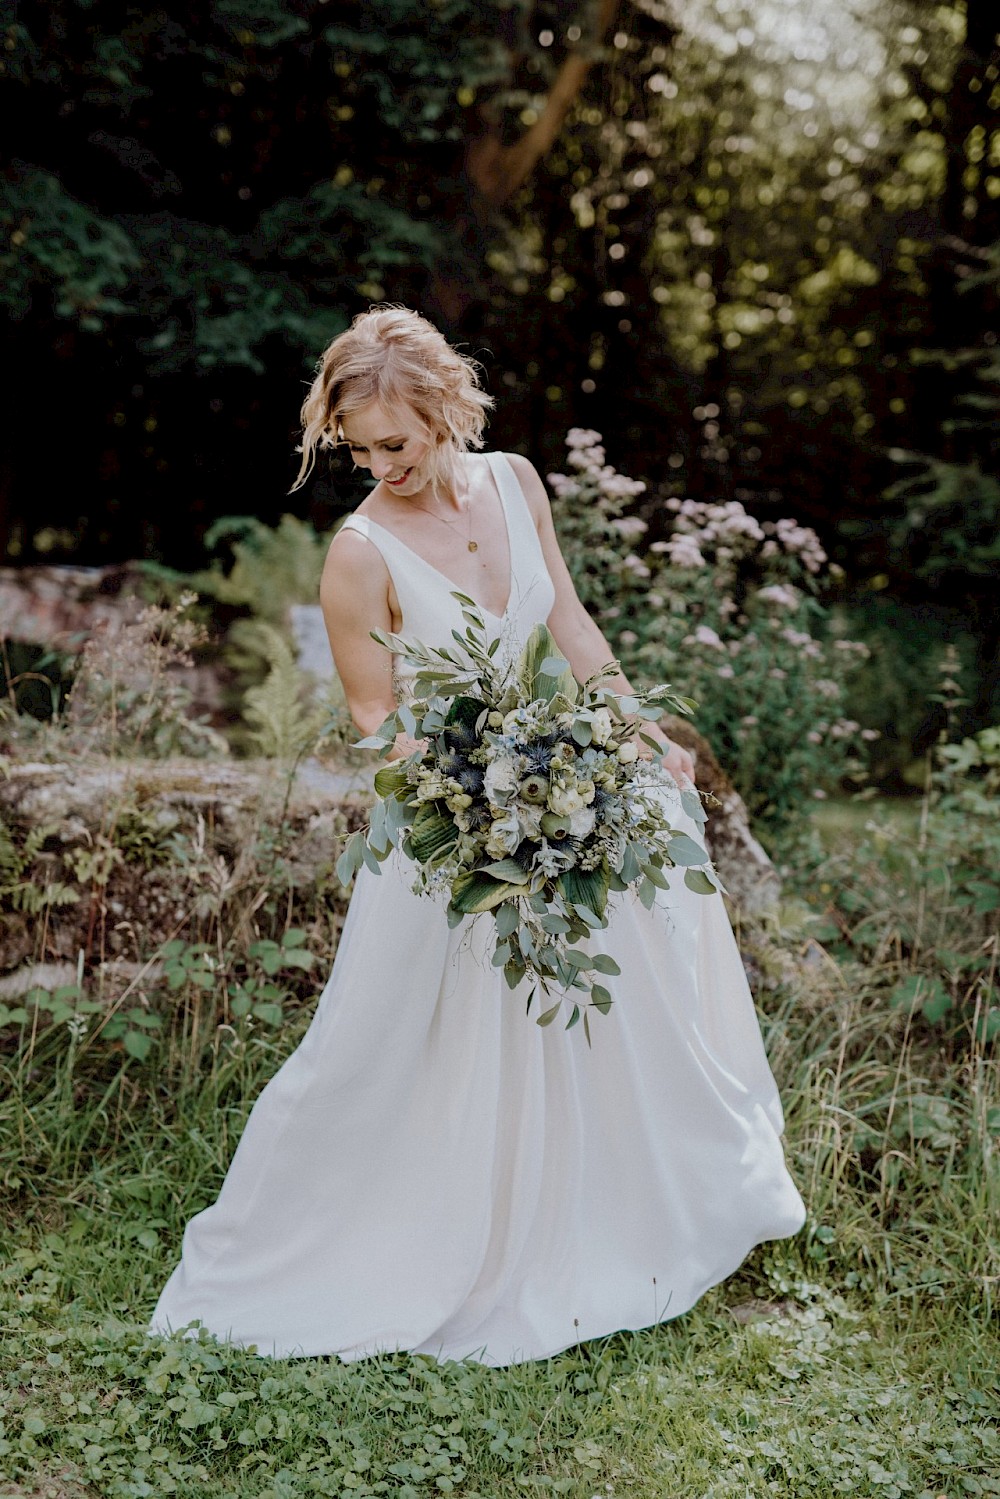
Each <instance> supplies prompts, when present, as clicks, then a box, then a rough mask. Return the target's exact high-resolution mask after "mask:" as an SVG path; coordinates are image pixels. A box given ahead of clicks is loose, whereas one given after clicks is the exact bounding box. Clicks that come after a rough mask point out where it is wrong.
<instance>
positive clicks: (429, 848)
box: [410, 802, 458, 864]
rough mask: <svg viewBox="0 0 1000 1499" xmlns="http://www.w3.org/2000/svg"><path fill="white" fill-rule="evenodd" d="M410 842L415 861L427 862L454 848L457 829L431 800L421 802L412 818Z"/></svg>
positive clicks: (456, 839) (419, 862) (456, 840)
mask: <svg viewBox="0 0 1000 1499" xmlns="http://www.w3.org/2000/svg"><path fill="white" fill-rule="evenodd" d="M410 842H411V843H412V845H413V857H414V858H415V859H416V861H417V863H418V864H427V863H428V862H429V861H430V860H431V859H433V858H434V857H435V856H436V855H438V854H443V853H445V852H447V851H448V850H450V849H452V848H454V846H455V844H456V843H457V842H458V829H457V828H456V827H455V824H454V823H453V822H452V820H451V818H450V817H447V816H445V814H444V813H443V812H439V811H438V809H437V807H435V805H434V803H433V802H423V803H422V804H421V806H420V808H419V809H418V811H417V815H416V816H415V817H414V819H413V826H412V827H411V829H410Z"/></svg>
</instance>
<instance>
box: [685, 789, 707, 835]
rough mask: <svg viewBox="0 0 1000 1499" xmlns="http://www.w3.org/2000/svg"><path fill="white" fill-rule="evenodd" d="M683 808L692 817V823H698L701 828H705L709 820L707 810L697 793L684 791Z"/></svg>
mask: <svg viewBox="0 0 1000 1499" xmlns="http://www.w3.org/2000/svg"><path fill="white" fill-rule="evenodd" d="M681 806H682V807H683V808H684V811H685V812H686V813H687V815H688V816H689V817H690V819H691V821H692V822H696V823H698V824H699V826H701V827H704V825H705V823H706V821H707V818H706V815H705V808H704V807H703V806H702V802H701V797H700V796H699V795H698V793H697V791H691V790H685V791H682V792H681Z"/></svg>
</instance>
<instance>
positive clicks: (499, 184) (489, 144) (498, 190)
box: [467, 0, 618, 205]
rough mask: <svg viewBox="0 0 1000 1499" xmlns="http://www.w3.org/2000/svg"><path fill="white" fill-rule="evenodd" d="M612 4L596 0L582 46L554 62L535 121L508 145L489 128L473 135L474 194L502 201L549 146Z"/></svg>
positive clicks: (608, 21) (584, 72) (591, 59)
mask: <svg viewBox="0 0 1000 1499" xmlns="http://www.w3.org/2000/svg"><path fill="white" fill-rule="evenodd" d="M617 10H618V0H599V4H598V10H597V16H596V20H595V25H594V29H593V33H592V36H591V37H590V39H589V45H588V46H587V50H586V51H583V50H582V49H578V50H576V51H574V52H571V53H570V55H569V56H568V57H567V58H566V60H565V62H564V63H563V64H562V66H561V67H560V69H559V71H558V73H557V74H556V76H555V79H554V80H553V83H552V87H551V88H550V89H549V92H548V95H547V97H546V100H545V104H544V105H543V107H542V111H541V113H540V115H539V116H538V119H537V120H536V121H535V123H534V124H533V125H531V126H529V128H528V129H527V130H526V131H525V132H524V134H523V135H522V136H521V138H520V140H517V141H515V142H514V144H513V145H511V146H503V145H501V143H500V140H499V139H498V137H497V135H496V134H495V133H490V134H487V135H484V136H481V137H480V138H479V139H478V140H476V141H473V143H472V144H471V145H470V147H469V151H468V156H467V169H468V173H469V177H470V178H471V180H472V182H473V183H474V184H475V187H476V189H477V191H478V192H479V194H480V196H481V197H483V198H485V199H486V200H487V202H489V203H491V204H493V205H497V204H500V203H505V202H506V201H507V200H508V199H509V198H510V197H512V196H513V194H514V193H515V192H516V191H517V189H518V188H519V187H520V186H521V185H522V183H524V182H526V181H527V179H528V178H529V177H530V176H531V173H532V172H533V171H534V169H535V167H536V166H537V165H538V163H539V161H541V159H542V157H543V156H544V155H545V153H546V152H547V151H548V150H549V149H550V147H551V146H552V144H553V142H554V141H555V139H556V137H557V136H558V134H559V132H560V130H561V129H562V127H563V123H564V121H565V119H566V116H567V114H568V113H569V110H570V106H571V105H572V104H573V102H574V100H575V99H576V97H577V95H578V94H579V92H580V90H581V88H582V87H583V83H584V80H585V79H586V77H587V74H588V73H589V72H590V69H591V67H592V66H593V63H594V56H593V52H594V50H595V49H596V48H597V47H598V45H599V44H600V43H601V42H602V41H603V40H604V38H605V36H606V35H607V33H608V30H609V29H610V27H611V23H612V21H613V20H614V18H615V15H616V13H617Z"/></svg>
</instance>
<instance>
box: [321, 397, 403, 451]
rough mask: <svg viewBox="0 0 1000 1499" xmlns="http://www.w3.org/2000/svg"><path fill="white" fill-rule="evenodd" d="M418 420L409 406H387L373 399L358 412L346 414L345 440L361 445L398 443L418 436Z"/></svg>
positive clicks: (343, 430)
mask: <svg viewBox="0 0 1000 1499" xmlns="http://www.w3.org/2000/svg"><path fill="white" fill-rule="evenodd" d="M417 425H418V424H417V421H416V418H415V417H414V415H413V412H412V411H410V410H409V408H408V407H406V406H402V405H400V406H392V407H391V408H386V407H385V406H383V405H382V404H381V402H379V401H372V402H371V404H370V405H368V406H362V407H360V409H359V410H357V411H351V412H349V413H347V414H346V415H344V416H343V417H342V418H341V421H340V430H341V432H342V433H343V434H344V441H345V442H352V443H359V444H360V445H361V446H362V447H366V448H370V447H377V446H378V444H379V443H382V442H399V440H400V439H401V438H403V439H406V438H409V437H413V436H416V435H417Z"/></svg>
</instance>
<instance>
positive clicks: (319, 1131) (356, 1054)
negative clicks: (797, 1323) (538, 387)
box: [151, 307, 804, 1365]
mask: <svg viewBox="0 0 1000 1499" xmlns="http://www.w3.org/2000/svg"><path fill="white" fill-rule="evenodd" d="M490 404H491V402H490V400H489V398H488V397H487V396H486V395H484V394H483V392H482V391H481V390H480V389H479V386H478V382H477V378H476V373H475V369H474V366H473V365H472V364H471V362H470V361H468V360H467V359H465V358H464V357H463V356H461V355H459V354H458V353H457V352H456V351H455V350H453V349H451V348H450V347H449V346H448V344H447V343H446V342H445V340H444V339H443V338H442V336H441V335H440V333H438V331H437V330H436V329H435V328H433V327H432V326H431V325H430V324H429V323H427V322H426V321H425V320H424V319H423V318H421V317H419V316H418V315H417V314H416V313H414V312H410V311H407V310H406V309H403V308H391V307H388V308H373V309H372V310H371V311H370V312H368V313H364V314H362V315H361V316H359V317H358V318H356V319H355V321H354V324H353V325H352V327H351V328H350V329H349V330H348V331H347V332H346V333H344V334H341V335H340V337H338V338H337V339H335V340H334V342H333V343H332V344H331V345H330V347H329V348H328V349H327V351H326V353H325V354H324V356H323V359H322V361H321V364H320V368H319V373H318V374H317V377H316V380H315V382H314V384H313V386H312V389H311V391H310V393H309V396H308V398H307V400H306V402H305V405H304V407H303V420H304V428H305V431H304V439H303V444H302V454H303V458H302V467H301V469H300V474H299V482H300V483H301V481H302V478H303V476H304V474H305V473H306V472H308V469H309V467H310V465H311V462H312V460H313V457H314V455H315V452H316V449H317V448H318V447H323V446H331V445H333V444H335V443H344V444H346V445H347V447H348V449H349V451H350V453H351V456H352V457H353V459H354V462H355V463H356V464H358V465H359V466H361V467H363V468H366V469H368V470H369V471H370V472H371V474H372V477H373V478H374V479H376V480H377V481H378V482H377V483H376V485H375V487H374V489H373V490H372V491H371V493H370V494H369V496H368V497H367V498H366V499H365V501H364V502H363V503H362V504H361V506H360V507H359V509H358V510H357V511H356V512H355V514H354V515H353V516H351V517H350V518H349V519H348V520H347V521H346V522H345V524H344V526H343V527H342V528H341V530H340V531H339V533H338V534H337V536H336V538H335V539H334V541H333V543H332V544H331V547H330V552H329V556H328V560H327V564H326V568H325V571H324V575H323V580H322V584H321V588H320V597H321V600H322V604H323V610H324V615H325V618H326V621H327V625H328V629H329V634H330V644H331V647H332V650H333V655H334V659H335V661H336V665H337V670H338V672H339V673H340V677H341V680H342V682H343V685H344V690H345V692H346V695H347V700H348V703H349V705H350V709H351V713H352V716H353V718H354V721H355V722H356V724H357V726H358V728H359V729H360V730H361V731H362V732H363V733H365V734H368V733H370V732H372V730H374V729H375V728H377V727H378V726H379V725H380V724H381V723H382V722H383V720H384V719H385V717H386V715H387V714H388V713H389V712H390V711H391V710H392V708H393V706H394V703H395V702H396V700H397V699H398V697H399V696H400V695H403V694H405V693H406V691H407V690H408V689H407V680H406V672H407V670H408V668H406V666H405V664H404V663H401V662H400V661H399V660H398V659H396V660H394V659H393V658H390V656H389V655H388V653H387V652H386V651H384V650H383V648H382V647H380V646H378V645H376V644H375V642H374V641H373V640H372V639H371V635H370V632H371V631H372V630H373V629H380V630H383V631H394V632H397V633H405V634H406V635H408V636H412V637H415V638H417V639H420V640H423V641H424V642H425V643H430V644H433V643H437V642H445V641H447V642H449V643H451V631H452V629H453V628H459V629H460V628H461V626H462V621H461V611H460V607H459V605H458V604H457V603H456V601H455V600H454V598H453V597H452V591H453V590H454V589H456V588H457V589H460V590H462V591H463V592H464V593H466V594H467V595H468V596H469V597H471V598H473V599H474V600H475V601H476V602H477V603H478V604H479V605H480V607H481V609H482V611H483V614H484V616H485V618H486V621H487V624H488V626H489V628H490V630H491V632H492V633H493V634H495V635H496V636H498V637H499V639H500V647H499V649H500V650H501V651H502V652H504V653H510V654H511V655H513V654H516V652H517V651H518V650H519V648H520V646H521V644H522V643H523V642H524V640H525V639H526V638H527V635H528V634H529V632H530V630H531V628H532V626H533V625H535V624H536V623H538V622H539V621H546V622H547V623H548V626H549V629H550V630H551V631H552V634H553V635H554V637H555V639H556V641H557V642H558V644H559V646H560V648H561V649H562V651H563V653H564V654H565V656H566V658H567V659H568V661H569V662H570V664H571V666H572V668H573V670H574V672H575V674H576V676H577V677H578V678H580V679H585V678H586V677H588V676H590V675H591V674H592V673H593V672H595V671H596V670H597V669H598V668H599V667H601V666H603V665H604V664H605V663H606V662H607V661H609V660H610V659H611V657H612V654H613V653H612V652H611V649H610V647H609V646H608V644H607V642H606V641H605V639H604V637H603V636H602V634H601V632H600V631H599V630H598V628H597V626H596V625H595V624H594V623H593V622H592V621H591V620H590V618H589V617H588V616H587V614H586V612H585V610H584V609H583V607H582V605H581V604H580V602H579V600H578V599H577V597H576V593H575V591H574V588H573V584H572V581H571V579H570V576H569V573H568V571H567V569H566V565H565V563H564V561H563V559H562V557H561V555H560V552H559V547H558V543H557V541H556V537H555V533H554V531H553V528H552V520H551V516H550V513H549V507H548V503H547V500H546V496H545V492H544V489H543V487H542V484H541V482H540V480H539V478H538V476H537V474H536V473H535V470H534V469H533V468H532V466H531V464H530V463H528V462H527V461H526V460H525V459H524V458H521V457H519V456H517V455H510V456H509V457H506V456H504V455H502V454H498V453H491V454H486V455H480V454H477V453H473V452H471V451H470V449H473V448H479V447H481V445H482V438H481V434H482V429H483V426H484V423H485V412H486V408H487V407H488V406H489V405H490ZM613 685H614V686H615V687H616V688H618V689H620V690H622V691H627V690H628V683H627V681H626V680H625V678H624V677H621V678H619V679H618V680H617V682H616V683H614V684H613ZM664 743H666V741H665V740H664ZM412 747H413V746H412V743H411V742H409V741H406V740H404V739H400V740H399V741H397V743H396V745H395V746H394V753H395V754H397V755H400V754H405V753H408V752H409V750H410V749H411V748H412ZM665 763H666V765H667V767H668V768H669V769H670V771H671V772H672V773H673V775H674V776H675V777H679V778H681V779H683V778H685V777H689V776H691V774H692V770H693V767H692V764H691V760H690V758H689V756H688V755H687V754H686V753H685V752H684V751H683V750H681V749H679V748H678V747H676V746H670V747H669V752H668V754H667V757H666V762H665ZM671 814H672V815H671V821H672V822H673V824H674V825H675V826H679V827H688V828H690V823H688V822H687V821H686V819H685V816H684V813H683V812H682V811H681V808H680V805H679V800H678V801H677V803H676V804H675V805H674V806H672V808H671ZM410 879H411V874H410V873H408V871H407V868H406V864H405V860H403V859H402V857H401V856H394V858H393V859H390V860H389V861H388V862H387V863H386V864H385V865H383V866H382V871H381V873H380V875H378V876H376V875H373V874H371V873H370V872H369V871H368V870H366V869H362V871H361V872H360V874H359V876H358V881H357V886H356V889H355V892H354V896H353V899H352V901H351V906H350V910H349V912H348V916H347V920H346V923H345V926H344V931H343V934H342V937H341V941H340V946H339V950H338V953H337V959H336V962H335V964H334V968H333V972H332V974H331V977H330V980H329V983H328V984H327V987H326V989H325V990H324V992H323V994H322V996H321V998H320V1001H319V1005H318V1008H317V1011H316V1015H315V1017H314V1019H313V1021H312V1024H311V1025H310V1027H309V1030H308V1032H307V1033H306V1036H305V1037H304V1039H303V1041H302V1043H301V1045H300V1046H299V1047H298V1049H297V1050H296V1051H295V1052H294V1053H293V1055H292V1056H291V1057H290V1058H289V1059H288V1061H286V1062H285V1064H284V1066H283V1067H282V1068H281V1069H280V1070H279V1072H278V1073H277V1075H276V1076H275V1077H274V1078H273V1079H272V1081H271V1082H270V1083H269V1084H268V1085H267V1087H266V1088H265V1089H264V1090H263V1092H262V1093H261V1095H260V1097H259V1099H258V1100H257V1103H256V1104H255V1106H254V1108H253V1111H252V1112H251V1114H250V1117H249V1120H248V1122H247V1125H246V1129H245V1131H244V1134H243V1137H242V1139H241V1141H240V1144H239V1147H238V1149H237V1151H236V1154H235V1156H234V1159H233V1162H232V1165H231V1167H230V1170H229V1173H228V1175H227V1177H226V1180H225V1182H224V1184H223V1187H222V1191H221V1193H220V1195H219V1198H218V1200H217V1201H216V1202H215V1203H214V1204H213V1206H211V1207H210V1208H208V1209H206V1210H205V1211H204V1212H202V1213H199V1214H198V1215H197V1216H196V1217H195V1218H193V1219H192V1220H191V1222H190V1223H189V1224H188V1226H187V1229H186V1231H185V1235H184V1244H183V1252H182V1259H181V1263H180V1265H179V1266H178V1267H177V1269H176V1270H175V1271H174V1273H173V1275H172V1276H171V1278H170V1281H169V1282H168V1284H167V1286H166V1287H165V1289H164V1291H163V1294H162V1295H161V1297H160V1300H159V1303H158V1305H157V1308H156V1311H155V1312H154V1315H153V1319H152V1323H151V1330H153V1331H168V1330H171V1329H173V1330H176V1329H179V1328H181V1327H183V1326H184V1325H186V1324H188V1323H190V1322H192V1321H194V1320H199V1321H200V1322H201V1323H202V1324H203V1325H204V1326H206V1327H207V1328H208V1329H209V1331H211V1332H212V1333H214V1334H216V1335H217V1336H218V1337H220V1338H223V1339H226V1340H228V1341H231V1342H234V1343H237V1344H240V1345H243V1346H248V1345H256V1347H257V1349H258V1351H259V1352H260V1353H262V1354H269V1355H275V1356H289V1355H310V1354H338V1355H339V1356H340V1357H341V1358H343V1359H351V1358H360V1357H364V1356H366V1355H369V1354H372V1353H376V1352H379V1351H383V1350H394V1349H404V1350H409V1351H412V1352H420V1353H427V1354H431V1355H433V1356H435V1357H437V1358H440V1359H448V1358H459V1359H461V1358H467V1357H471V1358H474V1359H477V1360H480V1361H482V1362H486V1363H489V1364H495V1365H506V1364H511V1363H517V1362H520V1361H523V1360H527V1359H539V1358H545V1357H547V1356H549V1355H551V1354H554V1353H557V1352H559V1351H560V1350H561V1349H563V1348H566V1347H567V1346H568V1345H570V1344H572V1343H576V1342H578V1341H580V1340H583V1339H587V1338H593V1337H597V1336H600V1335H602V1334H606V1333H611V1332H614V1331H616V1330H618V1329H622V1328H639V1327H646V1326H649V1325H651V1324H653V1323H656V1322H658V1321H660V1320H661V1319H663V1318H667V1317H673V1316H677V1315H678V1314H679V1313H681V1312H683V1311H686V1310H687V1309H688V1308H689V1307H690V1306H691V1305H692V1304H693V1303H694V1302H695V1301H696V1300H697V1299H698V1297H699V1296H700V1295H701V1294H702V1293H703V1292H704V1291H705V1290H706V1289H707V1288H708V1287H709V1286H711V1285H714V1284H715V1283H716V1282H718V1281H719V1280H721V1279H723V1278H724V1277H725V1276H727V1275H729V1274H730V1273H731V1272H732V1271H733V1270H735V1269H736V1267H737V1266H738V1265H739V1264H740V1262H741V1261H742V1260H743V1258H744V1257H745V1255H746V1254H747V1253H748V1251H749V1250H750V1249H751V1248H752V1247H753V1246H754V1245H755V1244H757V1243H759V1242H761V1241H762V1240H764V1239H770V1238H781V1237H784V1236H787V1235H790V1234H794V1233H795V1232H796V1231H797V1230H798V1229H799V1228H800V1227H801V1225H802V1222H803V1217H804V1213H803V1207H802V1202H801V1199H800V1198H799V1195H798V1193H797V1191H796V1189H795V1187H794V1186H793V1184H792V1182H791V1180H790V1178H789V1176H788V1173H787V1171H786V1169H785V1164H784V1159H783V1156H782V1150H781V1142H780V1134H781V1130H782V1127H783V1121H782V1115H781V1106H780V1103H779V1100H778V1096H777V1092H776V1090H775V1086H774V1081H773V1078H772V1077H771V1073H770V1070H769V1068H768V1064H767V1060H766V1058H765V1055H764V1049H763V1044H762V1042H761V1037H760V1031H759V1029H758V1026H757V1020H756V1016H755V1014H754V1010H753V1003H752V1000H751V997H750V994H749V990H748V988H747V984H746V979H745V977H744V974H743V968H742V965H741V962H740V958H739V954H738V951H737V949H736V944H735V941H734V938H733V934H732V930H731V928H730V925H729V921H728V918H727V916H726V912H725V908H724V906H723V903H722V899H721V897H720V896H717V895H716V896H703V895H698V894H695V893H693V892H691V891H689V890H687V889H686V888H685V887H684V885H683V883H682V882H681V881H680V880H677V881H671V886H670V889H669V891H667V892H663V894H662V895H661V896H658V899H657V903H656V904H655V905H654V906H653V909H652V910H650V911H647V910H645V909H644V908H643V907H642V905H641V904H640V903H639V902H638V901H637V900H635V899H633V898H632V896H631V895H624V896H620V897H618V900H619V905H618V906H617V907H616V908H615V909H614V910H613V912H612V915H611V921H610V925H609V929H608V932H607V934H606V937H607V951H608V952H610V953H611V954H612V955H613V956H614V957H615V959H616V960H617V962H618V963H619V964H620V967H621V970H622V972H621V976H620V978H618V980H617V986H616V999H617V1003H616V1004H615V1005H614V1007H613V1009H612V1010H611V1012H610V1013H609V1014H608V1015H607V1016H606V1017H602V1018H601V1019H600V1022H599V1024H595V1025H594V1026H592V1033H593V1038H594V1045H593V1049H592V1050H589V1049H588V1048H587V1046H586V1044H584V1043H583V1041H582V1038H581V1037H580V1035H579V1032H578V1031H575V1030H574V1031H566V1030H563V1029H562V1028H560V1027H558V1026H552V1027H549V1028H548V1029H547V1030H540V1029H539V1028H538V1027H537V1026H536V1025H535V1024H534V1023H533V1020H532V1019H531V1018H530V1017H526V1015H525V999H526V996H527V989H526V990H525V993H524V994H523V995H522V994H520V993H518V992H515V993H513V994H511V993H509V992H508V991H507V989H506V985H505V982H504V980H503V978H502V975H501V973H500V971H499V970H498V969H496V968H493V967H492V966H491V964H490V961H489V959H490V952H491V947H492V942H491V938H490V928H491V925H492V924H491V923H490V922H489V920H488V919H487V920H485V921H475V920H469V919H466V920H465V921H463V922H462V923H461V925H460V926H459V927H457V928H456V929H454V930H449V928H448V925H447V923H446V921H445V919H444V913H443V911H442V910H441V909H440V908H439V907H438V906H436V905H435V904H434V903H433V902H432V901H430V900H428V899H422V898H420V897H418V896H416V895H414V894H413V893H412V892H411V889H410Z"/></svg>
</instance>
